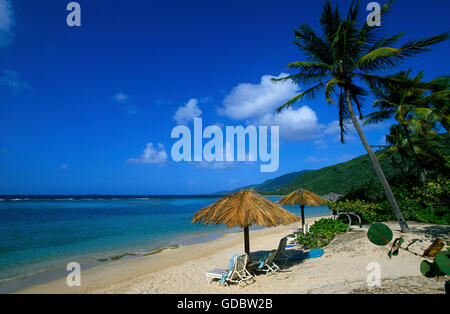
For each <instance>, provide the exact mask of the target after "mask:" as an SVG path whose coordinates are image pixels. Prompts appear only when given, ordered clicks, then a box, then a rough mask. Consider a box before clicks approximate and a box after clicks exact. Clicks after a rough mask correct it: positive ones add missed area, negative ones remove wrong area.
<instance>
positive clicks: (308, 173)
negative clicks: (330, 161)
mask: <svg viewBox="0 0 450 314" xmlns="http://www.w3.org/2000/svg"><path fill="white" fill-rule="evenodd" d="M384 151H385V150H379V151H377V152H375V155H377V156H379V155H380V154H382V153H383V152H384ZM379 162H380V165H381V168H382V169H383V172H384V173H385V175H386V177H388V178H389V177H391V176H393V175H395V174H397V173H399V170H398V169H397V168H395V167H394V166H393V165H392V161H391V158H383V159H381V160H379ZM373 179H377V175H376V173H375V170H374V169H373V166H372V163H371V161H370V159H369V156H368V155H367V154H366V155H362V156H359V157H356V158H354V159H352V160H349V161H346V162H343V163H339V164H336V165H332V166H328V167H324V168H321V169H318V170H303V171H297V172H292V173H288V174H285V175H282V176H279V177H276V178H274V179H270V180H267V181H265V182H263V183H261V184H253V185H247V186H243V187H239V188H236V189H233V190H230V191H221V192H217V193H215V194H220V195H225V194H230V193H234V192H237V191H240V190H245V189H251V188H253V189H255V190H256V191H259V192H261V194H287V193H290V192H292V191H294V190H296V189H300V188H303V189H307V190H310V191H312V192H314V193H317V194H319V195H325V194H328V193H331V192H334V193H338V194H345V193H346V192H349V191H350V190H351V189H352V187H354V186H356V185H359V184H363V183H365V182H368V181H371V180H373Z"/></svg>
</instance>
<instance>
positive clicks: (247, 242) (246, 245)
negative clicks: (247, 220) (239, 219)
mask: <svg viewBox="0 0 450 314" xmlns="http://www.w3.org/2000/svg"><path fill="white" fill-rule="evenodd" d="M244 249H245V253H247V255H248V259H249V260H250V236H249V232H248V226H245V227H244Z"/></svg>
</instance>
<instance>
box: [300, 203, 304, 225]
mask: <svg viewBox="0 0 450 314" xmlns="http://www.w3.org/2000/svg"><path fill="white" fill-rule="evenodd" d="M300 209H301V212H302V231H303V232H305V205H300Z"/></svg>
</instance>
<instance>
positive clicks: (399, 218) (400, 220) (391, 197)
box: [345, 90, 410, 232]
mask: <svg viewBox="0 0 450 314" xmlns="http://www.w3.org/2000/svg"><path fill="white" fill-rule="evenodd" d="M345 95H346V98H347V104H348V109H349V111H350V115H351V117H352V121H353V125H354V126H355V129H356V131H357V132H358V135H359V137H360V139H361V142H362V143H363V145H364V148H365V149H366V151H367V153H368V154H369V157H370V160H371V161H372V165H373V168H374V169H375V172H376V173H377V175H378V178H379V179H380V182H381V184H382V185H383V189H384V193H385V194H386V197H387V199H388V201H389V203H390V204H391V207H392V208H393V210H394V213H395V216H396V217H397V221H398V223H399V225H400V228H401V231H402V232H409V231H410V230H409V227H408V224H407V223H406V221H405V218H403V214H402V212H401V211H400V208H399V207H398V204H397V201H396V200H395V197H394V194H392V190H391V187H390V186H389V183H388V182H387V180H386V177H385V175H384V173H383V170H382V169H381V167H380V164H379V163H378V159H377V157H376V156H375V154H374V152H373V150H372V148H371V147H370V145H369V143H368V142H367V138H366V136H365V134H364V132H363V131H362V128H361V126H360V125H359V122H358V119H357V117H356V115H355V111H354V110H353V105H352V102H351V100H350V94H349V92H348V91H347V90H346V91H345Z"/></svg>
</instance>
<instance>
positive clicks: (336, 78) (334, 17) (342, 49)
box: [274, 1, 448, 232]
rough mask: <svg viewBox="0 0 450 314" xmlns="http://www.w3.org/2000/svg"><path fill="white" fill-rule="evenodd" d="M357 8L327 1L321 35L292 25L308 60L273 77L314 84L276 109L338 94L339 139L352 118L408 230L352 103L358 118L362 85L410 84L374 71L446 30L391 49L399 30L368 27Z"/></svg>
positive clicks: (423, 46)
mask: <svg viewBox="0 0 450 314" xmlns="http://www.w3.org/2000/svg"><path fill="white" fill-rule="evenodd" d="M391 4H392V1H391V2H389V3H387V4H386V5H384V6H383V7H382V8H381V19H382V21H383V20H384V18H385V15H386V13H387V12H388V11H389V9H390V7H391ZM358 9H359V1H356V2H355V1H353V2H352V4H351V6H350V9H349V12H348V15H347V17H345V18H342V17H341V15H340V12H339V9H338V7H337V6H336V8H335V9H332V7H331V4H330V2H329V1H327V3H326V4H325V5H324V11H323V13H322V16H321V19H320V25H321V27H322V31H323V34H322V35H318V34H316V32H314V30H312V29H311V28H310V27H309V26H307V25H303V26H300V27H299V28H298V29H297V30H294V33H295V37H296V41H294V44H295V45H297V46H298V47H299V48H300V49H301V50H302V51H303V52H304V53H305V54H306V57H307V59H308V61H298V62H293V63H291V64H289V65H288V68H290V69H296V70H298V73H296V74H293V75H289V76H286V77H283V78H279V79H274V80H276V81H288V80H291V81H293V82H295V83H298V84H314V85H313V86H312V87H310V88H308V89H306V90H305V91H303V92H302V93H300V94H298V95H296V96H295V97H293V98H292V99H290V100H289V101H287V102H286V103H285V104H283V105H282V106H281V107H280V108H278V112H280V111H281V110H283V109H284V108H288V107H290V106H292V104H294V103H296V102H298V101H301V100H302V99H305V98H314V97H315V96H316V95H317V93H318V92H319V91H321V90H324V91H325V98H326V100H327V102H328V103H330V104H335V103H336V102H335V100H334V99H336V100H337V104H338V109H339V126H340V130H341V142H344V134H345V133H346V131H347V127H348V125H347V123H348V122H349V120H351V121H352V122H353V125H354V127H355V129H356V131H357V132H358V135H359V137H360V138H361V142H362V143H363V145H364V147H365V149H366V150H367V153H368V154H369V157H370V160H371V161H372V164H373V167H374V169H375V171H376V173H377V175H378V177H379V180H380V181H381V184H382V186H383V189H384V191H385V194H386V197H387V198H388V200H389V203H390V205H391V207H392V208H393V210H394V212H395V215H396V217H397V220H398V222H399V224H400V227H401V230H402V232H407V231H409V227H408V225H407V224H406V221H405V219H404V218H403V215H402V213H401V211H400V209H399V207H398V205H397V202H396V200H395V198H394V195H393V194H392V191H391V188H390V186H389V183H388V182H387V180H386V177H385V175H384V173H383V171H382V170H381V167H380V165H379V163H378V160H377V158H376V156H375V154H374V153H373V151H372V148H371V147H370V145H369V143H368V142H367V139H366V136H365V135H364V133H363V131H362V129H361V126H360V123H359V120H358V117H357V116H356V114H355V109H354V104H355V105H356V109H357V110H358V113H359V119H361V120H362V119H363V115H362V112H361V109H362V104H363V100H364V99H365V96H367V95H368V94H369V92H368V90H367V89H365V88H364V85H367V86H369V87H370V88H373V87H377V86H381V85H383V84H386V83H391V84H396V85H398V86H401V85H402V84H408V82H406V83H404V82H402V81H400V80H395V79H391V78H385V77H383V76H380V75H377V74H376V73H378V72H379V71H385V70H388V69H390V68H392V67H394V66H395V65H397V64H398V63H400V62H401V61H402V60H404V59H405V58H406V57H411V56H414V55H417V54H419V53H421V52H424V51H427V50H429V49H428V47H429V46H430V45H433V44H436V43H439V42H441V41H443V40H445V39H447V38H448V34H447V33H444V34H441V35H438V36H434V37H431V38H426V39H422V40H410V41H408V42H407V43H405V44H404V45H402V46H401V47H400V48H391V47H389V46H390V45H392V44H393V43H395V42H397V41H398V39H399V38H400V37H402V36H403V34H397V35H394V36H390V37H384V36H382V34H380V32H381V29H380V27H371V26H369V25H367V23H365V21H364V22H363V21H362V20H361V21H360V19H359V17H358Z"/></svg>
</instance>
